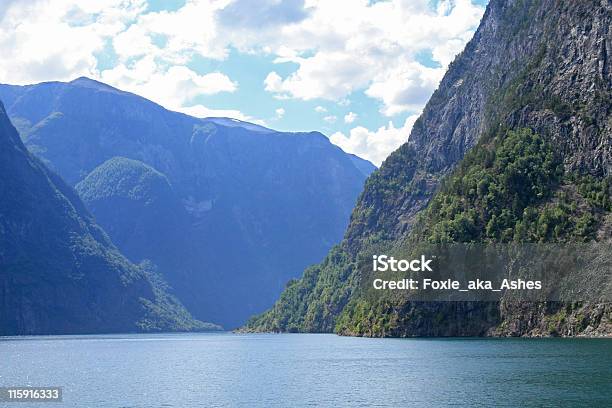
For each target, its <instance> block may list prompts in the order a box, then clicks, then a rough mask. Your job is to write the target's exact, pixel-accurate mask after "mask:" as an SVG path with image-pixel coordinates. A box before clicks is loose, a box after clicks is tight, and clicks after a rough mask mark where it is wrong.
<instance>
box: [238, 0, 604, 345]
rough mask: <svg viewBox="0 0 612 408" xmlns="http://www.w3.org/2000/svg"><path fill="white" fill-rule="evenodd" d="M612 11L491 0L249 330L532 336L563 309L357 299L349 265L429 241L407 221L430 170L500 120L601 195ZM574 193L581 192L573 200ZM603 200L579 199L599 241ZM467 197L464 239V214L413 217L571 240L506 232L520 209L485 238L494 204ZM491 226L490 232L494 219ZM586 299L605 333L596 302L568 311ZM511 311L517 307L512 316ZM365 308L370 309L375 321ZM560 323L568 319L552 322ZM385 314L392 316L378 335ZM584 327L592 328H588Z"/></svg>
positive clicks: (436, 175)
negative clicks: (328, 240) (392, 148)
mask: <svg viewBox="0 0 612 408" xmlns="http://www.w3.org/2000/svg"><path fill="white" fill-rule="evenodd" d="M611 16H612V3H611V2H610V1H582V2H572V1H556V0H540V1H533V2H527V1H514V0H492V1H491V2H490V4H489V5H488V7H487V10H486V12H485V15H484V17H483V19H482V21H481V24H480V27H479V28H478V30H477V32H476V33H475V35H474V38H473V39H472V40H471V41H470V42H469V43H468V44H467V46H466V48H465V50H464V51H463V52H462V53H461V54H460V55H458V56H457V58H456V59H455V61H454V62H453V63H452V64H451V65H450V67H449V69H448V72H447V73H446V75H445V76H444V78H443V79H442V81H441V83H440V86H439V88H438V90H437V91H436V92H435V93H434V94H433V96H432V97H431V99H430V101H429V102H428V104H427V106H426V107H425V109H424V111H423V114H422V115H421V117H420V118H419V119H418V120H417V122H416V123H415V125H414V128H413V130H412V132H411V134H410V136H409V138H408V142H407V143H406V144H404V145H403V146H401V147H400V148H399V149H398V150H397V151H396V152H394V153H393V154H391V156H390V157H389V158H388V159H387V160H386V161H385V162H384V163H383V165H382V166H381V168H380V169H379V170H378V171H376V172H375V173H374V174H373V175H372V176H370V178H369V179H368V180H367V182H366V186H365V189H364V191H363V192H362V194H361V196H360V199H359V200H358V203H357V205H356V207H355V209H354V211H353V214H352V217H351V223H350V225H349V227H348V229H347V232H346V235H345V239H344V240H343V242H342V243H341V245H339V246H338V247H337V248H335V249H334V250H333V251H332V252H331V253H330V254H329V255H328V257H327V258H326V259H325V261H324V262H323V263H322V264H320V265H317V266H315V267H313V268H310V269H309V270H307V271H306V272H305V274H304V277H303V278H302V279H301V280H300V281H295V282H292V283H291V284H290V285H289V286H288V288H287V289H286V291H285V292H284V293H283V295H282V296H281V298H280V299H279V301H278V302H277V304H276V305H275V306H274V307H273V308H272V309H271V310H270V311H268V312H267V313H265V314H263V315H261V316H258V317H256V318H254V319H253V320H252V321H251V322H250V325H249V326H248V328H250V329H253V330H280V331H333V330H337V331H339V332H341V333H345V334H356V335H394V336H411V335H484V334H500V335H522V334H537V333H539V332H538V330H537V329H536V328H537V327H540V328H541V327H543V326H546V324H547V323H546V319H545V318H544V317H543V315H544V314H546V313H544V312H543V313H544V314H538V313H540V312H534V311H535V310H538V311H541V310H546V309H547V308H548V309H550V310H549V312H548V313H549V315H551V314H555V313H558V312H559V310H562V309H564V308H565V305H556V306H554V307H540V306H539V305H526V306H522V307H520V308H513V307H512V306H510V305H502V306H501V307H500V305H499V304H493V305H492V306H491V304H486V305H483V304H478V303H476V304H469V303H467V304H463V303H460V304H453V305H446V306H441V305H439V304H438V305H436V304H431V305H421V306H415V304H413V303H411V302H408V301H405V300H404V301H400V302H399V304H395V305H381V304H378V305H372V304H368V303H367V302H361V301H360V300H359V297H360V295H359V293H358V287H359V281H360V276H359V272H358V270H357V264H358V263H359V261H360V259H364V258H366V257H367V256H368V255H369V254H370V253H375V252H376V251H378V252H382V251H384V250H388V249H390V248H394V247H398V246H401V245H403V243H404V242H406V241H407V240H413V239H415V237H417V236H420V237H421V238H423V239H427V238H431V236H429V235H428V234H427V232H430V231H429V230H428V229H427V228H428V224H427V223H425V224H424V225H419V226H416V227H415V223H416V222H417V215H418V214H420V213H422V212H423V210H424V209H426V208H427V206H428V205H429V203H430V201H431V199H432V197H434V196H435V195H436V194H440V193H439V190H440V182H441V180H449V178H450V179H452V178H453V177H459V175H460V174H463V173H455V174H452V172H453V171H455V169H456V166H457V164H458V163H460V162H461V161H462V160H463V158H464V157H465V155H466V153H467V152H468V151H470V149H472V148H473V147H474V146H475V145H477V143H479V142H481V143H482V144H483V146H485V145H486V149H488V150H489V151H491V150H493V151H494V150H495V149H496V148H497V147H496V146H499V144H500V143H502V141H503V140H504V138H505V137H507V135H508V134H509V133H507V130H519V129H529V130H530V131H532V132H533V133H535V134H537V135H541V136H542V137H543V138H544V139H545V140H546V141H547V143H548V144H550V146H552V148H553V150H554V152H553V153H552V154H553V155H554V156H555V157H558V158H559V159H560V161H561V162H562V167H563V172H564V174H565V176H564V177H566V176H568V177H569V175H574V176H576V175H577V176H579V177H587V176H588V177H594V178H595V179H596V180H600V181H597V182H595V181H593V183H595V184H597V183H600V184H597V185H598V186H600V187H601V189H600V190H598V191H599V193H598V194H601V195H603V196H604V197H608V199H609V196H610V190H609V182H605V181H604V180H606V178H608V177H609V176H610V170H611V166H612V156H611V150H610V146H611V144H612V143H611V137H612V136H611V134H612V131H611V128H610V126H611V120H610V106H611V103H610V102H611V101H612V96H611V83H612V76H611V75H612V74H611V73H610V69H609V66H610V58H609V55H610V52H611V51H612V44H611V40H610V38H611V36H610V33H609V27H610V26H611V23H612V21H611V18H612V17H611ZM483 149H485V147H483ZM483 157H484V156H483ZM468 167H469V166H468ZM465 171H469V170H465ZM562 180H565V179H564V178H563V179H562ZM573 180H575V178H574V179H573ZM606 183H607V184H606ZM451 184H452V183H451ZM587 184H588V183H587ZM581 186H582V187H581ZM606 186H608V187H606ZM600 187H598V188H600ZM563 188H565V189H566V190H571V191H574V190H575V189H581V191H586V190H588V189H589V188H590V187H584V186H583V184H580V186H577V185H576V184H575V182H571V181H559V184H556V185H555V186H554V189H555V190H558V189H561V190H562V189H563ZM515 193H516V192H515ZM463 194H465V193H464V192H458V193H457V194H456V195H455V196H454V197H455V198H456V199H457V200H458V202H465V201H466V200H465V198H467V197H464V196H463ZM517 194H518V193H517ZM587 196H588V194H587ZM550 197H551V198H550V200H551V202H549V203H548V204H547V203H546V202H545V200H544V199H542V201H538V202H537V203H536V202H534V203H531V204H530V205H534V206H536V207H537V208H538V209H539V210H540V211H543V210H544V209H545V208H548V207H547V206H550V205H553V204H551V203H552V202H554V203H556V202H558V201H559V196H558V195H557V193H552V195H551V196H550ZM585 197H586V196H583V197H582V198H581V199H580V200H586V198H585ZM605 203H609V201H605ZM605 203H603V204H602V206H598V205H599V204H594V206H593V207H589V209H590V211H593V213H594V214H595V217H594V218H596V221H593V222H594V223H596V224H597V225H596V227H595V226H594V227H593V228H594V229H596V230H597V232H593V234H592V235H590V236H589V238H588V239H598V240H608V239H610V228H609V224H610V217H609V215H607V214H609V211H610V209H609V206H608V205H609V204H605ZM472 204H473V205H474V208H463V210H465V214H472V213H471V212H469V210H474V214H476V213H477V212H476V210H482V211H481V213H482V214H480V213H478V214H479V215H482V217H481V218H478V217H476V216H475V217H474V218H473V219H467V222H468V223H470V222H472V223H473V231H471V232H472V233H474V234H475V235H473V236H466V235H463V234H461V233H458V232H457V231H455V230H449V228H451V227H454V226H456V225H458V224H460V223H461V222H463V221H464V219H461V220H460V219H459V218H454V217H458V216H459V215H461V216H462V217H463V216H465V214H463V213H462V212H461V211H455V212H452V211H451V212H449V213H444V216H443V217H449V218H448V219H437V218H436V216H438V215H439V214H438V213H436V208H439V207H436V208H433V209H430V210H429V211H430V212H429V213H425V217H426V218H427V217H429V218H431V219H432V220H437V221H439V222H438V223H435V225H434V223H433V221H432V225H429V227H431V228H432V229H434V230H435V231H436V232H437V235H436V234H434V235H433V236H434V237H438V238H439V237H444V239H449V240H451V241H453V240H459V241H461V240H463V239H467V240H503V239H506V240H508V239H517V240H530V239H536V238H537V239H542V240H557V239H561V240H571V239H573V238H575V237H576V236H577V235H575V234H574V233H572V232H567V234H566V235H563V234H561V235H558V236H552V235H546V236H544V237H536V235H526V236H523V235H521V234H519V235H518V236H516V234H515V232H516V229H520V228H519V222H520V223H521V224H520V225H521V226H524V225H527V224H525V223H527V220H523V219H519V218H520V217H519V215H518V214H517V215H516V216H515V218H514V219H513V220H514V221H513V222H512V223H509V224H508V225H506V226H505V227H506V232H505V234H506V235H498V236H493V237H490V236H487V235H486V234H485V233H484V231H485V229H486V225H483V224H482V222H483V221H490V220H487V219H486V218H485V215H486V214H489V213H491V212H492V211H493V209H491V208H488V205H483V204H482V203H479V202H473V203H472ZM518 207H519V206H517V208H518ZM525 208H526V207H525ZM515 210H516V209H515ZM535 211H538V210H535ZM573 216H576V214H573V215H571V214H570V215H567V217H568V219H571V217H573ZM483 218H485V219H483ZM460 221H461V222H460ZM568 222H569V221H568ZM445 228H446V229H445ZM521 228H522V227H521ZM542 228H543V227H542ZM560 230H561V229H560ZM440 231H442V232H444V233H446V235H445V234H444V233H442V232H440ZM476 231H482V234H476V233H475V232H476ZM491 231H492V232H496V230H495V228H492V229H491ZM521 231H522V230H521ZM515 236H516V238H515ZM438 238H434V239H438ZM581 239H582V238H581ZM347 304H349V308H348V309H347ZM585 307H586V309H588V310H597V312H596V313H599V315H600V317H599V318H597V317H594V318H593V319H592V321H593V322H594V323H593V324H594V325H596V327H600V328H601V331H602V332H606V330H607V329H606V327H609V323H606V322H609V320H610V317H609V311H610V309H609V307H608V306H605V305H602V306H597V305H595V306H593V305H590V306H584V305H583V306H576V307H574V308H572V307H570V308H569V310H570V311H571V310H574V311H575V310H576V308H578V309H583V308H585ZM552 309H554V310H556V311H552ZM510 310H514V313H510V312H509V311H510ZM518 310H522V311H523V312H524V313H521V314H519V313H518ZM602 310H603V311H604V312H602ZM525 311H529V312H525ZM605 311H607V312H605ZM572 313H578V312H572ZM580 313H582V312H580ZM587 314H588V313H587ZM341 315H342V319H341V320H342V321H341V322H339V321H338V317H339V316H341ZM444 315H446V316H447V317H448V319H447V320H446V322H445V323H444V324H435V322H436V316H437V317H440V316H444ZM527 315H530V316H540V317H535V318H531V319H526V320H527V321H529V322H530V323H529V324H526V325H520V324H518V322H519V321H521V319H522V318H523V317H525V316H527ZM373 316H381V319H378V318H376V317H373ZM453 316H454V317H453ZM601 316H603V318H602V317H601ZM602 319H603V320H602ZM374 320H376V322H373V321H374ZM570 320H572V319H570V318H569V317H568V318H567V319H565V321H570ZM587 320H588V319H587ZM438 321H439V319H438ZM389 322H393V323H391V324H389V325H388V326H387V329H389V330H388V331H385V325H386V324H387V323H389ZM509 322H510V323H509ZM548 323H550V322H548ZM374 326H376V327H374ZM509 327H513V328H512V329H508V328H509ZM534 330H535V331H534ZM581 330H587V326H580V327H573V328H572V330H569V331H568V330H565V331H564V333H568V332H572V333H573V334H576V333H578V332H580V331H581ZM590 330H591V331H594V332H597V329H593V327H591V329H590Z"/></svg>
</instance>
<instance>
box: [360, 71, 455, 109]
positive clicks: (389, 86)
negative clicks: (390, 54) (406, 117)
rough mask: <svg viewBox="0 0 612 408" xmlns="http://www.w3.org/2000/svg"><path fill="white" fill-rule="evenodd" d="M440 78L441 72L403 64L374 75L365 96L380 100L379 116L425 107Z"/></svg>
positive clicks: (442, 73)
mask: <svg viewBox="0 0 612 408" xmlns="http://www.w3.org/2000/svg"><path fill="white" fill-rule="evenodd" d="M443 75H444V70H443V69H436V68H427V67H425V66H423V65H421V64H419V63H416V62H406V63H405V64H403V65H401V66H398V67H396V68H394V69H391V70H388V71H385V72H382V73H381V74H379V75H377V76H376V77H375V78H374V80H373V81H372V84H371V85H370V86H369V88H368V89H367V90H366V91H365V93H366V95H368V96H371V97H373V98H377V99H380V100H381V101H383V109H382V113H383V114H385V115H387V116H393V115H396V114H398V113H401V112H405V111H415V110H419V109H421V108H422V107H423V106H424V105H425V103H426V102H427V100H428V99H429V96H430V95H431V94H432V93H433V91H434V90H435V89H436V87H437V86H438V83H439V82H440V80H441V79H442V76H443Z"/></svg>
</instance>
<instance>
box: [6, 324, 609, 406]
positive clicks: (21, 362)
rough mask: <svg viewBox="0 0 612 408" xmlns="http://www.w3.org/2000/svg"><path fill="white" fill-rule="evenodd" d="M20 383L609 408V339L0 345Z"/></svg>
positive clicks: (74, 395)
mask: <svg viewBox="0 0 612 408" xmlns="http://www.w3.org/2000/svg"><path fill="white" fill-rule="evenodd" d="M24 385H30V386H62V387H63V393H64V402H63V403H61V404H59V403H53V404H43V403H34V404H30V406H34V407H41V408H42V407H43V406H49V407H60V406H62V407H64V406H65V407H180V408H186V407H225V406H247V407H275V406H278V407H291V406H333V407H344V406H372V407H385V406H388V407H397V406H415V407H428V406H435V407H438V406H447V405H453V406H469V407H473V406H508V407H517V406H538V407H542V406H550V407H556V406H608V407H609V406H612V339H610V340H606V339H541V340H536V339H531V340H528V339H497V340H495V339H439V340H437V339H419V340H407V339H363V338H347V337H338V336H334V335H297V334H291V335H272V334H270V335H265V334H262V335H235V334H230V333H217V334H173V335H171V334H167V335H117V336H49V337H14V338H0V386H24ZM5 405H9V406H14V407H15V408H18V407H24V406H27V405H28V404H25V403H20V404H14V403H11V404H5ZM9 408H10V407H9Z"/></svg>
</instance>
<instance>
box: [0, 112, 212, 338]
mask: <svg viewBox="0 0 612 408" xmlns="http://www.w3.org/2000/svg"><path fill="white" fill-rule="evenodd" d="M0 172H1V173H2V177H1V178H0V335H16V334H63V333H109V332H134V331H159V330H166V331H168V330H195V329H207V328H209V329H210V328H214V326H212V325H206V324H203V323H201V322H198V321H195V320H194V319H193V318H192V317H191V316H190V315H189V313H188V312H187V311H186V310H185V309H184V308H183V307H182V306H181V305H180V304H179V303H178V302H176V300H175V299H173V298H172V297H171V296H169V295H167V293H166V292H165V291H164V288H163V286H162V285H159V284H158V283H160V282H156V281H155V280H154V279H151V278H154V276H152V275H150V274H148V273H146V272H145V271H144V270H142V269H141V268H139V267H137V266H135V265H134V264H132V263H130V262H129V261H128V260H127V259H126V258H125V257H123V255H121V254H120V253H119V251H117V249H116V248H115V247H114V246H113V244H112V243H111V242H110V240H109V239H108V237H107V236H106V234H105V233H104V231H103V230H102V229H101V228H100V227H98V226H97V225H96V224H95V223H94V221H93V219H92V217H91V216H90V215H89V213H88V212H87V210H86V209H85V207H84V205H83V203H82V202H81V201H80V199H79V198H78V197H77V195H76V193H75V192H74V191H73V190H72V189H71V188H70V187H69V186H68V185H66V184H65V183H64V182H63V181H62V180H61V179H60V178H59V177H58V176H57V175H55V174H54V173H52V172H50V171H49V170H47V169H46V168H45V166H44V165H42V164H41V163H40V161H39V160H38V159H36V158H34V157H33V156H32V155H31V154H30V153H29V152H28V151H27V150H26V148H25V146H24V145H23V143H22V142H21V140H20V139H19V136H18V134H17V131H16V130H15V128H14V127H13V126H12V124H11V123H10V121H9V119H8V116H7V115H6V111H5V110H4V106H2V105H1V104H0Z"/></svg>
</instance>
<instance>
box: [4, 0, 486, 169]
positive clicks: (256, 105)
mask: <svg viewBox="0 0 612 408" xmlns="http://www.w3.org/2000/svg"><path fill="white" fill-rule="evenodd" d="M485 6H486V1H482V0H438V1H431V0H387V1H368V0H282V1H280V0H260V1H252V0H170V1H168V0H163V1H162V0H148V1H147V0H99V1H95V2H79V1H75V0H53V1H51V0H25V1H16V0H10V1H8V2H3V5H2V6H0V50H2V51H3V53H4V55H11V56H12V58H10V59H8V60H9V61H7V60H5V61H4V62H3V64H2V66H1V67H0V82H3V83H14V84H27V83H36V82H42V81H49V80H61V81H67V80H71V79H74V78H76V77H78V76H82V75H85V76H89V77H92V78H95V79H98V80H101V81H103V82H106V83H109V84H111V85H113V86H116V87H118V88H120V89H124V90H127V91H131V92H135V93H137V94H139V95H142V96H144V97H146V98H149V99H151V100H153V101H155V102H157V103H159V104H161V105H163V106H165V107H167V108H169V109H173V110H177V111H182V112H185V113H188V114H192V115H194V116H200V117H205V116H228V117H234V118H237V119H242V120H247V121H252V122H256V123H260V124H264V125H266V126H268V127H271V128H273V129H277V130H283V131H311V130H318V131H321V132H323V133H324V134H326V135H327V136H328V137H330V140H331V141H332V142H333V143H335V144H337V145H339V146H340V147H342V148H343V149H344V150H346V151H349V152H351V153H355V154H358V155H360V156H361V157H364V158H367V159H369V160H371V161H372V162H374V163H375V164H377V165H379V164H380V163H381V161H382V160H384V158H385V157H386V156H387V155H388V154H389V153H390V152H391V151H392V150H394V149H395V148H397V147H398V146H399V145H400V144H401V143H403V142H405V141H406V139H407V138H408V135H409V132H410V129H411V127H412V124H413V123H414V120H415V119H416V117H417V116H418V114H419V113H420V111H421V109H422V108H423V106H424V104H425V102H426V101H427V99H428V98H429V96H430V95H431V93H432V92H433V90H434V89H435V88H436V87H437V84H438V82H439V80H440V78H441V77H442V75H443V74H444V71H445V69H446V67H447V66H448V64H449V63H450V62H451V61H452V59H453V58H454V56H455V55H456V54H457V53H458V52H460V51H461V50H462V49H463V47H464V46H465V43H466V42H467V41H468V40H469V39H470V38H471V36H472V35H473V32H474V30H475V29H476V27H477V25H478V23H479V21H480V18H481V17H482V14H483V12H484V7H485Z"/></svg>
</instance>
